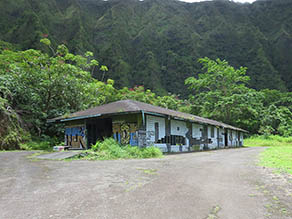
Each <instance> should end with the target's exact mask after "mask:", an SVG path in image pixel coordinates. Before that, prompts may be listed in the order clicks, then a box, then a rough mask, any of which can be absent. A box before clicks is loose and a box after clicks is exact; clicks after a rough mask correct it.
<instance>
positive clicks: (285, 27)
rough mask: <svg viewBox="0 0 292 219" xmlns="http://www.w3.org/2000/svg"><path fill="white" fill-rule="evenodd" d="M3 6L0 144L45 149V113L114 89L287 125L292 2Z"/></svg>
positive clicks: (255, 126) (285, 128) (89, 102)
mask: <svg viewBox="0 0 292 219" xmlns="http://www.w3.org/2000/svg"><path fill="white" fill-rule="evenodd" d="M0 6H1V9H3V10H1V11H0V15H1V19H0V24H1V27H3V28H1V29H0V150H1V149H18V148H19V147H20V145H21V143H23V142H28V141H31V140H35V139H37V140H40V139H41V140H42V142H46V144H44V145H43V147H44V148H49V147H50V144H52V145H53V144H56V143H57V142H58V141H59V139H62V138H63V137H62V132H61V130H63V129H62V127H61V126H60V127H59V126H56V125H55V124H54V125H51V124H48V123H47V119H50V118H53V117H57V116H61V115H66V114H68V113H71V112H74V111H78V110H83V109H86V108H89V107H94V106H97V105H101V104H105V103H109V102H113V101H117V100H121V99H134V100H138V101H142V102H146V103H150V104H153V105H157V106H161V107H165V108H169V109H173V110H178V111H182V112H188V113H193V114H196V115H199V116H204V117H207V118H211V119H216V120H219V121H222V122H225V123H228V124H231V125H234V126H237V127H240V128H243V129H246V130H249V131H250V133H251V134H264V135H266V136H267V135H270V134H275V135H282V136H291V135H292V92H291V88H292V84H291V83H292V82H291V81H292V65H291V63H292V54H291V52H290V49H291V47H292V35H291V33H292V25H291V24H292V22H290V21H291V18H292V16H290V14H291V11H292V10H291V9H292V5H291V3H290V2H289V1H286V0H280V1H259V2H255V3H254V4H251V5H250V4H238V3H234V2H229V1H225V0H223V1H214V2H202V3H196V4H188V3H184V2H179V1H175V0H168V1H166V0H144V1H137V0H125V1H121V0H110V1H101V0H96V1H93V0H82V1H81V0H80V1H79V0H71V1H69V0H58V1H55V0H46V1H42V0H41V1H36V0H28V1H20V0H16V1H13V2H11V1H6V0H3V1H1V2H0ZM23 9H25V10H23ZM89 51H92V52H89ZM203 57H205V58H203ZM207 57H208V58H207ZM198 60H199V61H198ZM242 66H243V67H242ZM48 136H55V139H51V138H48ZM30 145H36V144H30ZM25 148H30V146H29V145H28V144H26V146H25Z"/></svg>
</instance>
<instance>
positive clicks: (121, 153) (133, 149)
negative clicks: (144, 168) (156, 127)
mask: <svg viewBox="0 0 292 219" xmlns="http://www.w3.org/2000/svg"><path fill="white" fill-rule="evenodd" d="M93 153H94V154H95V155H93ZM152 157H162V152H161V151H160V150H159V149H158V148H156V147H147V148H139V147H137V146H131V145H125V146H122V145H120V144H119V143H118V142H117V141H116V140H115V139H113V138H107V139H105V140H104V141H98V142H96V144H95V145H93V146H92V147H91V152H89V153H88V154H87V156H86V157H85V158H86V159H90V160H92V159H100V160H110V159H121V158H122V159H130V158H152Z"/></svg>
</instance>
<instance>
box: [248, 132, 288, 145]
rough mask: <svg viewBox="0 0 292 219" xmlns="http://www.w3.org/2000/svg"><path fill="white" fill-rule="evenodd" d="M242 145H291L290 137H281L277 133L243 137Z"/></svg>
mask: <svg viewBox="0 0 292 219" xmlns="http://www.w3.org/2000/svg"><path fill="white" fill-rule="evenodd" d="M244 146H247V147H263V146H267V147H283V146H284V147H285V146H292V137H281V136H278V135H269V136H252V137H250V138H247V139H244Z"/></svg>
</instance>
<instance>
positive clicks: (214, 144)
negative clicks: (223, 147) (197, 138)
mask: <svg viewBox="0 0 292 219" xmlns="http://www.w3.org/2000/svg"><path fill="white" fill-rule="evenodd" d="M213 127H214V137H211V129H212V126H208V139H211V141H212V143H211V144H208V147H209V149H215V148H218V140H217V128H216V127H215V126H213Z"/></svg>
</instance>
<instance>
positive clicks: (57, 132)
mask: <svg viewBox="0 0 292 219" xmlns="http://www.w3.org/2000/svg"><path fill="white" fill-rule="evenodd" d="M41 42H42V43H43V45H45V46H46V47H47V48H50V50H49V52H48V53H46V52H42V51H40V50H34V49H29V50H24V51H21V50H20V51H18V50H13V46H12V45H9V44H7V43H5V45H7V46H8V47H7V48H6V47H5V48H4V49H1V50H0V82H1V84H0V85H1V86H0V120H1V121H0V124H1V126H0V134H1V135H0V149H11V148H13V149H17V148H19V145H20V143H21V142H25V141H28V140H30V139H31V138H32V137H34V136H39V137H41V138H43V139H45V140H46V141H47V140H48V139H47V137H46V136H47V135H50V136H56V137H58V136H62V132H61V130H62V129H61V128H62V127H59V129H58V128H56V127H57V125H55V124H53V125H52V124H48V123H47V119H49V118H53V117H57V116H60V115H65V114H67V113H70V112H74V111H77V110H82V109H86V108H89V107H93V106H97V105H101V104H105V103H109V102H112V101H117V100H121V99H134V100H138V101H142V102H146V103H150V104H153V105H157V106H161V107H165V108H169V109H174V110H178V111H183V112H188V113H193V114H196V115H200V116H204V117H208V118H212V119H217V120H219V121H223V122H226V123H229V124H232V125H235V126H238V127H241V128H244V129H246V130H249V131H250V132H251V133H261V134H266V135H268V134H280V135H283V136H289V135H291V134H292V93H291V92H290V93H289V92H286V93H283V92H280V91H278V90H269V89H264V90H261V91H256V90H255V89H252V88H248V87H247V86H246V84H247V83H248V81H249V80H250V77H249V76H247V75H246V68H244V67H240V68H239V69H236V68H234V67H232V66H230V65H229V63H228V62H227V61H225V60H223V61H222V60H220V59H216V60H212V59H209V58H201V59H199V63H201V65H202V72H203V73H199V74H194V75H197V77H189V78H187V79H186V81H185V84H186V85H185V88H186V90H188V89H187V88H189V93H190V95H189V98H187V99H180V98H179V96H176V95H174V94H172V95H170V94H169V95H165V96H160V95H157V94H155V93H154V92H152V91H151V90H149V89H145V88H144V87H143V86H136V87H133V88H127V87H124V88H121V89H118V88H116V87H115V85H114V80H111V79H108V80H107V82H102V81H99V80H97V79H95V78H94V77H92V74H93V72H94V70H96V69H97V70H98V71H99V72H100V73H101V74H102V75H104V74H106V73H107V71H108V68H107V67H106V66H104V65H100V64H99V62H98V61H97V60H96V59H94V58H93V57H94V56H93V53H92V52H86V53H85V54H84V55H83V56H81V55H74V54H72V53H70V51H69V50H68V48H67V47H66V46H65V45H63V44H62V45H59V46H58V47H57V48H56V49H55V48H54V47H53V46H52V45H51V42H50V40H49V39H47V38H44V39H42V40H41ZM11 48H12V49H11ZM49 142H50V141H49ZM51 143H52V144H55V143H56V141H51ZM26 147H27V146H26ZM44 147H48V145H44Z"/></svg>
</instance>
